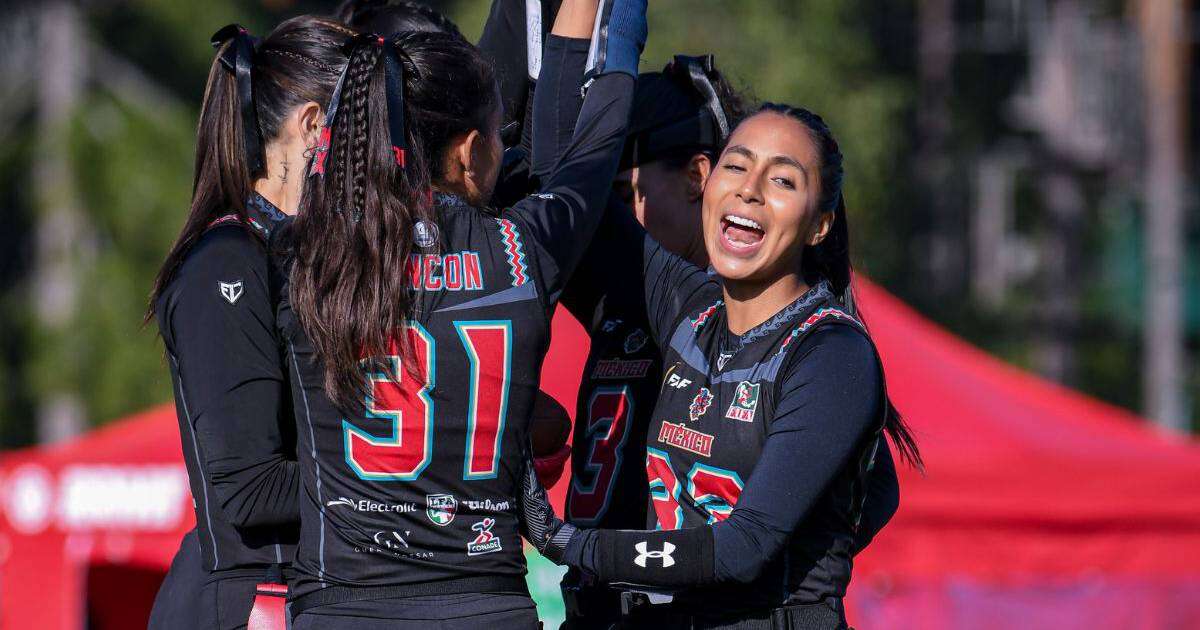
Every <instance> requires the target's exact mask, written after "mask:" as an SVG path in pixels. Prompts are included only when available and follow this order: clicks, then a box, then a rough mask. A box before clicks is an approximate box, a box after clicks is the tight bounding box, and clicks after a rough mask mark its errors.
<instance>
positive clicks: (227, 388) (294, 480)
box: [155, 194, 300, 571]
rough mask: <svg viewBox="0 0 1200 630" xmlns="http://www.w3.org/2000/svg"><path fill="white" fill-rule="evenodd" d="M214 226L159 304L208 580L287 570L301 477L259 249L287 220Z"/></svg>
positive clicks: (252, 217)
mask: <svg viewBox="0 0 1200 630" xmlns="http://www.w3.org/2000/svg"><path fill="white" fill-rule="evenodd" d="M246 205H247V214H248V218H249V225H244V224H243V223H242V222H241V221H239V220H237V217H236V215H232V214H231V215H228V216H225V217H222V218H220V219H218V220H217V221H215V222H213V224H212V225H211V226H210V227H209V229H208V230H207V231H206V232H205V233H204V234H203V236H201V237H200V239H199V241H198V242H197V243H196V244H195V246H193V248H192V250H191V251H190V252H189V253H188V255H187V258H186V259H185V260H184V262H183V264H182V265H181V266H180V268H179V271H178V272H177V273H176V275H175V277H174V279H172V281H171V283H170V284H169V285H168V286H167V288H166V290H164V291H163V292H162V295H161V296H160V297H159V298H158V301H157V304H156V305H155V307H156V312H157V313H158V325H159V331H160V332H161V334H162V338H163V343H164V344H165V345H166V353H167V359H168V362H169V364H170V370H171V381H172V383H173V385H174V389H175V408H176V412H177V415H178V418H179V433H180V437H181V438H182V441H183V455H184V461H185V464H186V466H187V471H188V482H189V484H190V486H191V490H192V498H193V504H194V506H195V509H196V527H197V530H198V538H199V541H200V547H201V551H202V553H203V563H204V567H205V568H206V569H207V570H209V571H217V570H224V569H231V568H235V567H250V566H260V565H265V564H271V563H283V562H287V561H290V559H291V557H292V554H293V551H294V546H295V543H296V540H297V536H298V533H299V529H298V521H299V517H300V512H299V506H298V502H297V498H298V494H299V492H298V491H299V470H298V468H297V465H296V462H295V430H294V422H293V420H292V411H291V405H290V397H289V396H288V395H287V384H286V383H285V374H286V371H285V369H284V368H283V357H282V355H281V353H280V344H279V340H278V337H277V336H276V332H275V322H274V309H273V305H272V299H271V295H270V287H271V286H272V283H271V281H270V278H269V273H270V270H269V265H268V260H267V254H266V249H265V242H266V239H267V237H268V235H269V233H270V231H271V230H272V229H273V228H274V226H275V225H276V224H277V223H278V222H279V221H281V220H282V219H283V216H284V215H283V213H282V212H280V211H279V210H278V209H277V208H275V207H274V206H272V205H271V204H270V202H268V201H267V200H266V199H264V198H262V197H261V196H260V195H257V194H255V195H253V196H252V197H251V199H250V200H249V202H248V203H247V204H246Z"/></svg>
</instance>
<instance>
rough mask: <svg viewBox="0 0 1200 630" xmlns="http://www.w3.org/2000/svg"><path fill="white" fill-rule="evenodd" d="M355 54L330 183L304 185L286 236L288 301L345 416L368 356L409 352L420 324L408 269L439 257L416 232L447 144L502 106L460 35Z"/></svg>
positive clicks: (393, 41)
mask: <svg viewBox="0 0 1200 630" xmlns="http://www.w3.org/2000/svg"><path fill="white" fill-rule="evenodd" d="M386 46H394V47H395V48H394V51H393V50H388V49H385V47H386ZM348 48H349V56H350V60H349V62H348V65H347V67H346V74H345V79H344V80H343V84H342V90H341V96H340V100H339V103H338V106H337V108H336V114H335V117H334V119H333V121H332V128H331V131H330V137H329V146H328V157H327V161H326V165H325V167H324V168H325V174H324V175H323V176H321V177H312V178H310V179H309V180H308V181H307V182H306V184H305V189H304V193H303V195H302V201H301V207H300V212H299V213H298V216H297V218H296V221H295V223H294V231H293V233H292V234H291V235H290V238H291V240H292V243H291V245H292V248H293V254H294V258H293V264H292V267H291V271H290V274H291V298H292V304H293V306H294V308H295V309H296V313H297V315H298V316H299V319H300V323H301V324H302V325H303V327H304V329H305V331H306V332H307V334H308V336H309V339H311V340H312V343H313V347H314V349H315V350H316V352H317V354H318V356H320V357H321V359H322V361H323V363H324V371H325V377H324V380H325V390H326V392H328V394H329V396H330V398H331V399H333V400H334V401H335V402H337V403H338V404H339V405H341V406H343V407H344V408H352V407H353V406H354V405H357V404H361V401H362V393H363V391H364V389H365V387H366V377H365V375H364V371H363V370H362V368H361V367H360V361H361V360H362V359H363V358H364V357H381V356H384V355H394V354H396V352H394V351H393V349H395V350H398V351H399V352H400V353H401V354H404V355H406V356H407V355H408V354H409V349H408V348H406V347H405V340H406V339H407V335H397V334H396V333H397V331H400V330H402V329H404V327H405V326H406V325H407V323H408V322H409V321H410V320H412V319H413V318H414V317H415V316H416V314H415V300H414V299H413V295H412V294H411V293H410V290H409V281H410V276H409V274H408V273H407V271H408V268H407V265H408V264H410V257H416V256H420V255H421V254H423V253H432V251H433V249H434V248H425V247H423V248H422V249H421V252H420V253H418V252H417V250H416V247H415V246H414V242H413V231H414V228H415V227H416V225H417V223H418V222H421V221H431V220H432V219H433V208H432V202H431V199H430V197H431V190H432V188H433V186H434V185H435V184H436V183H437V182H438V180H439V178H440V176H441V172H440V170H439V168H440V166H441V165H442V164H443V162H444V161H445V160H444V157H445V153H446V151H447V148H448V147H449V146H450V143H451V141H452V140H453V139H454V138H455V137H456V136H458V135H460V134H462V133H465V132H469V131H471V130H472V129H479V130H486V126H487V125H488V123H489V122H490V117H491V114H492V113H493V112H494V111H495V108H497V107H499V101H498V96H497V92H496V88H495V78H494V76H493V75H492V71H491V66H490V65H489V64H488V63H487V62H486V61H485V60H484V59H483V57H482V56H481V54H480V53H479V50H478V49H476V48H475V47H474V46H472V45H471V44H469V43H467V42H466V41H465V40H463V39H462V38H460V37H456V36H453V35H448V34H445V33H440V32H435V33H429V32H425V33H413V32H407V33H398V34H396V35H394V36H393V37H392V38H388V39H385V38H382V37H379V36H377V35H362V36H358V37H356V38H354V39H353V40H352V41H351V43H350V44H349V45H348ZM392 54H394V55H395V57H393V59H398V60H399V64H400V66H401V67H402V70H403V72H402V75H403V80H402V85H401V86H400V91H401V93H402V98H401V99H399V102H398V105H399V106H400V107H401V108H402V109H403V119H404V120H406V121H408V122H407V124H405V125H404V129H403V134H404V138H403V142H402V144H403V145H404V147H405V151H404V153H405V155H406V158H405V159H404V160H403V163H400V162H398V161H397V160H396V159H395V156H394V154H393V152H392V148H393V147H394V146H396V145H395V144H394V142H396V140H397V139H396V138H393V137H392V136H391V135H390V128H389V107H390V104H389V99H388V93H387V87H386V83H387V82H386V80H385V75H386V72H387V70H386V66H387V61H386V59H385V56H386V55H392ZM331 108H332V106H331ZM395 113H396V112H391V114H395ZM434 247H436V245H435V246H434ZM403 363H405V364H408V365H411V364H412V362H411V361H405V362H403ZM372 369H373V370H376V371H378V370H383V369H391V366H389V365H387V364H382V365H374V366H372Z"/></svg>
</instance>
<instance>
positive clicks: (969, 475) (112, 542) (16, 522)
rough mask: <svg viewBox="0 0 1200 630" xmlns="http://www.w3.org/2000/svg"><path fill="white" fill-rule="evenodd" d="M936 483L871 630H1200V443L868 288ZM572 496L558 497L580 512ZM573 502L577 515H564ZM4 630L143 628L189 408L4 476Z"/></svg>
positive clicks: (570, 389) (925, 487)
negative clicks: (1024, 366)
mask: <svg viewBox="0 0 1200 630" xmlns="http://www.w3.org/2000/svg"><path fill="white" fill-rule="evenodd" d="M858 288H859V297H860V304H861V308H862V311H863V314H864V316H865V318H866V319H867V322H868V324H869V326H870V327H871V331H872V334H873V336H874V337H875V339H876V341H877V343H878V345H879V348H880V352H881V354H882V355H883V357H884V364H885V369H886V371H887V377H888V384H889V389H890V392H891V394H892V396H893V398H894V400H895V401H896V403H897V406H898V407H899V408H900V409H901V411H902V412H903V413H904V414H905V416H906V417H907V418H908V420H909V422H910V423H911V425H912V426H913V427H914V428H915V429H916V432H917V436H918V439H919V440H920V444H921V447H922V450H923V453H924V455H925V458H926V464H927V474H926V475H925V476H921V475H919V474H917V473H915V472H913V471H911V470H906V469H902V471H901V477H902V479H901V491H902V499H901V509H900V512H899V514H898V515H897V516H896V518H895V519H894V520H893V522H892V523H891V524H890V525H889V526H888V527H887V528H886V529H885V530H884V531H883V533H881V534H880V535H879V537H878V538H877V539H876V541H875V542H874V544H873V545H872V546H871V547H870V548H868V549H867V551H865V552H864V553H863V554H862V556H861V557H860V558H859V561H858V566H857V567H856V573H855V582H854V584H853V585H852V587H851V596H850V608H851V610H850V613H851V619H852V621H856V622H857V623H858V624H859V625H860V626H861V627H869V628H914V627H917V628H930V629H935V630H936V629H939V628H962V627H971V628H1014V627H1019V628H1043V627H1044V628H1069V627H1078V628H1167V627H1169V628H1187V627H1200V446H1197V445H1196V444H1195V443H1194V442H1192V441H1190V440H1182V439H1172V438H1168V437H1165V436H1162V435H1160V434H1157V433H1156V432H1155V431H1153V430H1152V429H1150V428H1149V427H1148V426H1147V425H1146V424H1145V423H1144V422H1142V421H1140V420H1139V419H1138V418H1136V417H1135V416H1132V415H1131V414H1128V413H1126V412H1124V411H1121V410H1118V409H1116V408H1113V407H1111V406H1108V405H1104V404H1102V403H1099V402H1096V401H1094V400H1091V399H1088V398H1086V397H1084V396H1081V395H1079V394H1076V393H1073V392H1071V391H1069V390H1066V389H1063V388H1061V387H1058V386H1055V385H1052V384H1049V383H1046V382H1044V381H1041V380H1039V379H1037V378H1035V377H1032V376H1030V375H1028V374H1025V373H1022V372H1020V371H1018V370H1016V369H1014V368H1011V367H1008V366H1006V365H1004V364H1002V363H1000V362H999V361H997V360H995V359H994V358H991V357H989V356H988V355H986V354H984V353H982V352H980V351H979V350H976V349H974V348H972V347H970V346H968V345H967V344H965V343H963V342H962V341H960V340H958V339H956V338H954V337H952V336H951V335H949V334H947V333H945V332H944V331H942V330H940V329H938V328H937V327H936V326H935V325H933V324H932V323H930V322H928V321H926V320H924V319H923V318H921V317H920V316H919V315H917V314H916V313H914V312H913V311H911V310H910V309H908V308H907V307H906V306H904V305H903V304H902V303H900V302H899V301H897V300H896V299H895V298H893V297H891V296H889V295H887V294H886V293H885V292H883V291H882V290H881V289H879V288H878V287H875V286H874V285H871V284H869V283H867V282H862V281H860V282H859V287H858ZM586 348H587V340H586V337H585V336H584V334H583V331H582V329H581V328H580V327H579V325H578V324H577V323H576V322H575V321H574V320H572V319H571V318H570V317H569V316H566V315H564V314H561V313H560V314H559V316H558V317H556V318H555V326H554V343H553V346H552V348H551V353H550V356H548V357H547V360H546V366H547V367H546V369H544V370H543V387H544V388H545V389H546V390H547V391H548V392H550V394H551V395H553V396H554V397H555V398H557V399H558V400H559V401H560V402H562V403H564V404H565V406H566V407H567V408H568V409H572V410H573V409H574V398H575V391H576V385H577V383H578V374H579V373H580V370H581V369H582V363H583V358H584V354H585V350H586ZM564 490H565V484H563V483H560V484H559V485H558V486H557V487H556V488H555V489H554V492H553V493H552V494H553V495H554V496H555V498H556V499H557V500H559V501H561V498H562V493H563V492H564ZM560 505H561V503H560ZM0 508H2V511H3V514H4V518H3V519H0V628H27V627H36V628H50V629H56V628H62V629H64V630H66V629H69V630H77V629H78V628H81V627H83V620H84V619H88V620H89V622H90V623H91V627H93V628H127V627H137V626H138V625H139V624H143V623H144V621H142V620H144V619H145V615H146V613H147V611H148V607H149V603H150V600H151V598H152V597H153V593H154V590H155V588H156V587H157V581H158V580H159V579H161V575H162V573H163V571H165V568H166V567H167V565H168V564H169V562H170V559H171V557H172V555H173V554H174V552H175V549H176V548H177V546H178V543H179V538H180V536H182V534H183V533H184V532H186V531H187V530H188V529H190V528H191V526H192V511H191V509H190V496H189V494H188V490H187V484H186V478H185V473H184V469H183V465H182V463H181V462H180V450H179V437H178V431H177V429H176V424H175V418H174V411H173V409H171V408H170V407H160V408H156V409H154V410H152V411H149V412H147V413H144V414H140V415H137V416H134V417H131V418H129V419H126V420H122V421H120V422H116V423H113V424H111V425H109V426H107V427H105V428H103V429H100V430H98V431H95V432H93V433H91V434H88V435H86V436H83V437H81V438H79V439H78V440H75V441H73V442H70V443H67V444H64V445H60V446H56V447H49V448H39V449H29V450H24V451H17V452H13V453H9V454H6V455H5V456H4V458H3V459H2V460H0Z"/></svg>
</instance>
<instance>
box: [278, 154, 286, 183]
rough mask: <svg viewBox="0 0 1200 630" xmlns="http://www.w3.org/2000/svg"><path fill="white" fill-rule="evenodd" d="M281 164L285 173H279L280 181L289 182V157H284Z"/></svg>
mask: <svg viewBox="0 0 1200 630" xmlns="http://www.w3.org/2000/svg"><path fill="white" fill-rule="evenodd" d="M281 166H283V173H282V174H280V175H279V181H280V182H281V183H284V184H286V183H287V174H288V159H287V157H284V158H283V163H282V165H281Z"/></svg>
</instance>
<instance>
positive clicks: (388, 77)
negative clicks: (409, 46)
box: [312, 33, 408, 175]
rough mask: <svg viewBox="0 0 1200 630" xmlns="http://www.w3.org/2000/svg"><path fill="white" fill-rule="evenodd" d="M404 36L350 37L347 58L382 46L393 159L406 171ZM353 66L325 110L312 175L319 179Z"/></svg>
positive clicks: (341, 80) (340, 78) (343, 74)
mask: <svg viewBox="0 0 1200 630" xmlns="http://www.w3.org/2000/svg"><path fill="white" fill-rule="evenodd" d="M401 35H402V33H393V34H392V35H391V37H387V38H385V37H383V36H382V35H375V34H373V33H360V34H358V35H355V36H354V37H351V38H350V39H349V40H348V41H347V42H346V44H345V50H346V54H347V56H350V55H353V53H354V49H355V48H357V47H358V46H361V45H363V44H365V43H370V44H373V45H376V46H383V63H384V76H383V82H384V90H385V102H386V103H387V118H388V137H389V139H390V140H391V144H392V158H393V159H394V160H396V165H397V166H399V167H400V168H404V166H405V164H406V163H407V160H406V155H407V150H408V143H407V141H406V140H405V135H404V65H403V64H402V63H401V61H400V52H399V47H398V46H397V42H398V41H399V39H400V36H401ZM349 70H350V63H349V62H347V63H346V67H345V68H343V69H342V75H341V76H340V77H338V81H337V85H335V86H334V88H333V95H332V96H331V97H330V98H329V107H327V108H326V109H325V126H324V128H323V129H322V130H321V140H320V144H319V145H318V147H317V150H316V152H315V154H314V157H313V165H312V174H314V175H320V174H322V173H324V172H325V160H326V158H327V157H328V155H329V142H330V137H331V135H332V131H331V130H332V129H333V122H334V120H335V119H336V118H337V111H338V108H339V107H340V106H341V102H342V85H343V84H344V83H345V82H346V73H347V72H348V71H349Z"/></svg>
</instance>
